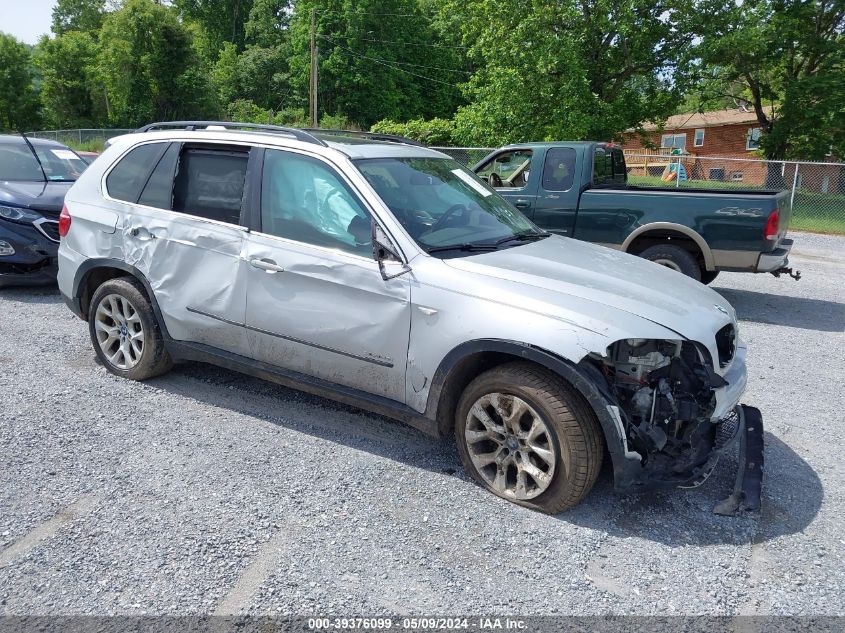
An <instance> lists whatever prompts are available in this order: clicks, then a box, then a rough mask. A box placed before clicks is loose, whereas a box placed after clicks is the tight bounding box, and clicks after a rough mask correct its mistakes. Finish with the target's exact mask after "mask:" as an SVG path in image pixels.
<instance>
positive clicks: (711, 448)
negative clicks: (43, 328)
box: [581, 325, 763, 514]
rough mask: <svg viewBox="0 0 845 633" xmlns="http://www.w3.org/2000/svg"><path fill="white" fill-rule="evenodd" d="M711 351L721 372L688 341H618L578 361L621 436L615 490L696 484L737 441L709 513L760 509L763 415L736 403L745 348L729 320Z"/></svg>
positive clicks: (708, 355)
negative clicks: (729, 477) (726, 487)
mask: <svg viewBox="0 0 845 633" xmlns="http://www.w3.org/2000/svg"><path fill="white" fill-rule="evenodd" d="M712 351H713V352H715V356H716V363H718V365H719V367H720V369H723V370H726V371H725V373H724V374H720V373H718V372H717V371H716V368H715V366H714V361H713V356H714V354H713V353H712V352H711V350H709V349H708V348H707V347H706V346H704V345H702V344H701V343H697V342H693V341H689V340H651V339H624V340H620V341H617V342H615V343H613V344H612V345H610V346H609V347H608V348H607V350H606V352H605V354H604V355H598V354H591V355H590V356H588V357H587V358H586V359H584V361H582V363H581V367H582V370H583V371H585V373H588V374H589V375H590V377H591V378H592V381H593V382H594V383H595V384H597V385H598V386H599V389H600V391H602V393H603V395H604V397H605V399H606V400H607V401H608V402H609V403H610V405H609V406H608V407H607V408H608V411H609V413H610V414H611V416H612V417H613V419H614V423H615V424H616V425H617V427H618V430H619V431H620V433H619V435H620V436H621V437H623V438H624V440H623V442H622V444H623V446H622V447H621V448H622V451H623V452H624V460H614V462H615V464H616V467H615V470H616V472H615V479H616V486H617V488H630V487H637V486H644V485H648V486H660V485H666V486H680V487H696V486H698V485H700V484H702V483H703V482H704V481H705V480H706V479H707V478H708V477H709V476H710V474H711V473H712V472H713V469H714V467H715V466H716V463H717V462H718V461H719V458H720V457H721V456H722V455H723V454H724V453H725V452H726V451H727V450H729V449H731V448H732V447H733V446H734V444H735V442H736V441H737V440H739V442H740V464H739V472H738V475H737V480H736V486H735V489H734V492H733V494H732V495H731V497H730V498H729V499H727V500H725V501H724V502H722V503H720V504H719V505H718V506H717V508H716V509H715V511H716V512H717V513H720V514H735V513H736V512H737V511H739V510H757V509H759V506H760V486H761V474H762V447H763V443H762V437H763V425H762V416H761V415H760V413H759V411H757V410H756V409H753V408H751V407H746V406H744V405H739V404H737V402H736V401H737V400H738V398H739V395H741V393H742V391H743V389H744V387H745V360H744V356H745V348H744V347H743V346H741V344H739V343H738V339H737V336H736V330H735V327H734V326H733V325H729V326H726V327H724V328H723V329H722V330H720V331H719V333H718V334H717V336H716V340H715V349H714V350H712ZM620 463H621V464H623V466H622V467H620V466H619V464H620Z"/></svg>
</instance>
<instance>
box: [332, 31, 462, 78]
mask: <svg viewBox="0 0 845 633" xmlns="http://www.w3.org/2000/svg"><path fill="white" fill-rule="evenodd" d="M317 37H319V38H320V39H324V40H327V41H329V42H331V43H332V44H334V45H335V46H339V47H340V48H346V47H345V46H342V45H341V44H338V43H337V42H335V41H334V40H333V39H331V38H330V37H326V36H325V35H317ZM346 50H348V51H352V52H353V53H354V52H356V51H354V50H353V49H351V48H346ZM356 54H358V55H360V56H361V57H364V56H363V55H361V54H360V53H356ZM367 59H372V60H375V59H379V58H375V57H368V58H367ZM380 61H382V62H385V63H387V64H398V65H401V66H414V67H416V68H425V69H427V70H442V71H445V72H448V73H462V74H464V75H472V72H470V71H468V70H459V69H457V68H443V67H442V66H425V65H423V64H412V63H411V62H399V61H396V60H392V59H390V60H388V59H380ZM400 70H401V69H400Z"/></svg>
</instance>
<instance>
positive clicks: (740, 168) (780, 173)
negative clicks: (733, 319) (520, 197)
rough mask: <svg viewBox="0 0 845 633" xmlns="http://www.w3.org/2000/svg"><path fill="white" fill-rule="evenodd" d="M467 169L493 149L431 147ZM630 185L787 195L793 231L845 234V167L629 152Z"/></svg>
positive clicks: (728, 157)
mask: <svg viewBox="0 0 845 633" xmlns="http://www.w3.org/2000/svg"><path fill="white" fill-rule="evenodd" d="M432 149H436V150H439V151H441V152H443V153H445V154H448V155H449V156H451V157H452V158H454V159H455V160H456V161H458V162H459V163H461V164H462V165H466V166H467V167H472V166H473V165H475V164H476V163H478V161H480V160H481V159H482V158H484V156H486V155H487V154H489V153H490V152H492V151H493V148H485V147H433V148H432ZM625 162H626V164H627V167H628V182H629V184H631V185H636V186H640V187H657V188H671V189H684V188H688V189H712V190H714V191H727V190H744V191H749V190H750V191H754V190H761V191H788V192H789V195H790V199H791V201H792V220H791V222H790V226H791V228H793V229H795V230H804V231H817V232H820V233H838V234H845V163H835V162H824V163H821V162H807V161H767V160H759V159H752V158H742V157H731V156H726V157H713V156H694V155H678V156H673V155H667V154H647V153H635V152H625Z"/></svg>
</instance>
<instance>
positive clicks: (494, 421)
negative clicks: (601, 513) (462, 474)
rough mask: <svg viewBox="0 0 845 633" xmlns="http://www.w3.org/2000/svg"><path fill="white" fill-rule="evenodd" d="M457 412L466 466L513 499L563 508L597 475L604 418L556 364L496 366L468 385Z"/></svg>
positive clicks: (535, 506)
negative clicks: (560, 373) (550, 368)
mask: <svg viewBox="0 0 845 633" xmlns="http://www.w3.org/2000/svg"><path fill="white" fill-rule="evenodd" d="M456 416H457V417H456V419H455V436H456V441H457V445H458V451H459V453H460V456H461V461H462V463H463V465H464V468H465V469H466V471H467V472H468V473H469V474H470V475H472V477H473V478H474V479H475V480H476V481H478V482H479V483H480V484H481V485H482V486H484V487H485V488H487V489H488V490H490V491H491V492H493V493H494V494H496V495H498V496H500V497H502V498H504V499H507V500H508V501H513V502H514V503H518V504H520V505H523V506H527V507H529V508H533V509H535V510H540V511H541V512H546V513H548V514H556V513H558V512H562V511H564V510H568V509H570V508H572V507H574V506H576V505H578V503H580V502H581V500H582V499H583V498H584V497H585V496H587V493H589V492H590V489H591V488H592V487H593V484H594V483H595V481H596V478H597V477H598V473H599V470H600V469H601V463H602V458H603V445H602V437H601V430H600V428H599V426H598V421H597V420H596V418H595V416H594V415H593V413H592V411H590V410H589V408H588V407H587V405H586V404H585V403H584V402H583V401H582V400H581V398H580V397H579V396H578V395H577V394H576V393H575V392H574V391H573V390H572V388H571V387H570V386H569V385H568V384H567V383H566V382H565V381H564V380H563V379H561V378H560V377H559V376H558V375H557V374H555V373H553V372H551V371H548V370H546V369H543V368H541V367H537V366H536V365H533V364H530V363H523V362H517V363H508V364H506V365H501V366H499V367H496V368H494V369H491V370H490V371H487V372H485V373H484V374H482V375H480V376H478V377H477V378H476V379H475V380H473V381H472V382H471V383H470V384H469V386H467V388H466V389H465V390H464V392H463V394H462V395H461V399H460V401H459V403H458V408H457V411H456Z"/></svg>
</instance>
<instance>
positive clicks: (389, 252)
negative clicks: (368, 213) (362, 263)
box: [373, 220, 411, 281]
mask: <svg viewBox="0 0 845 633" xmlns="http://www.w3.org/2000/svg"><path fill="white" fill-rule="evenodd" d="M373 257H374V258H375V260H376V261H377V262H378V269H379V272H380V273H381V278H382V279H384V280H385V281H387V280H388V279H394V278H395V277H399V276H400V275H404V274H405V273H409V272H411V269H410V268H409V267H408V266H406V265H405V264H404V263H403V262H402V258H401V257H400V256H399V253H398V251H397V250H396V247H395V246H394V245H393V242H391V241H390V238H389V237H387V233H385V232H384V229H382V228H381V227H380V226H379V225H378V223H377V222H376V221H375V220H373ZM385 262H389V263H390V264H391V268H395V269H398V270H395V271H391V272H388V270H387V266H385Z"/></svg>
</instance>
